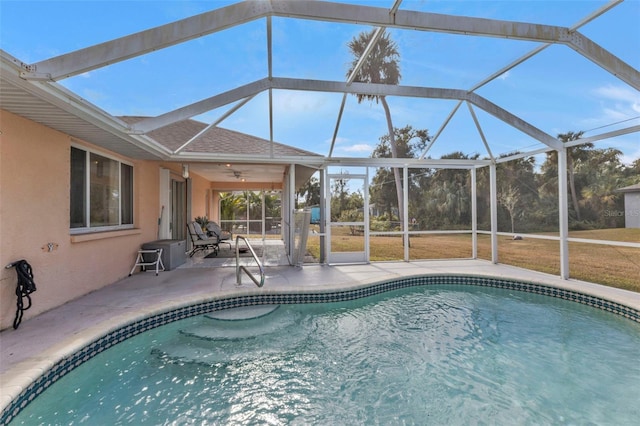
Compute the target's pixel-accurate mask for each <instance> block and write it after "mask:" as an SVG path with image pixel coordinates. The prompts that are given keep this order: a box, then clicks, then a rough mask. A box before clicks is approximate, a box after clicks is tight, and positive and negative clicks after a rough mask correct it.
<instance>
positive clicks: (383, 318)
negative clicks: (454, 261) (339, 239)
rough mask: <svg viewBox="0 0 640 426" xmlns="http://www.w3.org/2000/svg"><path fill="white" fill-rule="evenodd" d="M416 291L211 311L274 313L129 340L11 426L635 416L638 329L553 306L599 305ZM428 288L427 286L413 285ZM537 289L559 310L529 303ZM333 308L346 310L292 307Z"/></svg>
mask: <svg viewBox="0 0 640 426" xmlns="http://www.w3.org/2000/svg"><path fill="white" fill-rule="evenodd" d="M411 280H414V279H411ZM411 280H402V281H398V282H394V283H384V284H380V285H378V286H370V287H366V288H361V289H357V290H352V291H350V292H336V293H331V294H311V295H304V294H303V295H301V294H297V295H264V296H262V297H259V296H249V297H247V298H244V299H242V300H240V299H237V300H233V301H230V300H227V301H223V302H219V303H224V306H222V305H221V304H220V305H218V308H220V309H221V308H226V307H237V306H246V305H258V304H261V303H268V302H271V303H273V302H274V301H277V302H279V303H280V304H284V305H282V306H280V308H278V309H277V310H276V311H274V312H273V313H270V314H269V315H267V316H264V317H261V318H259V319H255V320H247V321H240V322H229V321H220V320H217V319H212V318H210V317H207V316H202V315H199V316H197V317H191V318H188V319H184V320H181V321H177V322H173V323H171V324H169V325H166V326H163V327H161V328H157V329H153V330H151V331H149V332H146V333H142V334H139V335H137V336H136V337H133V338H131V339H128V340H126V341H125V342H124V343H121V344H118V345H115V346H113V347H112V348H111V349H109V350H108V351H104V352H102V353H100V354H99V355H96V356H95V357H93V359H91V361H89V362H87V363H84V364H83V365H80V366H79V367H78V368H76V369H75V370H73V371H72V372H71V373H70V374H67V375H66V376H64V377H62V378H59V379H57V380H54V381H55V384H53V385H52V386H51V387H50V388H49V389H48V390H47V391H45V392H44V393H42V395H41V396H40V397H38V399H37V400H36V402H35V403H33V404H30V405H28V406H27V407H26V409H24V410H23V411H22V412H21V413H20V414H18V416H17V417H16V418H15V420H14V423H12V424H22V423H23V422H26V423H30V422H33V421H38V419H41V420H42V419H46V421H48V422H53V423H63V424H66V423H70V422H71V421H72V420H75V421H76V422H79V421H80V420H84V421H86V422H88V423H91V424H100V423H114V422H121V423H126V422H131V423H136V424H138V423H142V424H145V423H146V424H163V423H166V422H171V421H172V420H175V421H176V422H205V423H223V424H228V423H234V424H243V423H273V424H284V423H296V422H298V423H307V424H308V423H315V424H318V423H320V424H351V423H356V424H362V423H376V422H379V423H385V424H386V423H409V424H411V423H424V422H425V421H428V422H429V423H447V424H455V423H468V421H469V419H470V418H473V420H474V421H477V422H479V423H482V422H488V423H508V424H514V423H527V422H529V423H563V422H567V423H588V422H595V423H616V424H624V423H625V422H630V421H631V419H635V418H637V417H638V415H639V414H640V412H639V411H638V409H637V408H635V406H636V405H637V395H638V393H640V388H639V386H640V368H639V367H638V365H637V364H638V363H637V354H638V353H639V352H638V351H639V350H640V324H638V323H636V322H632V321H628V320H626V319H624V318H623V317H622V316H620V315H612V314H610V313H608V312H605V311H604V310H602V309H592V308H590V307H588V306H584V305H581V304H577V303H571V302H568V301H566V300H561V299H560V298H561V297H564V298H567V299H569V300H578V298H581V299H582V300H580V301H581V302H583V303H591V302H593V304H594V305H596V306H597V305H598V304H600V305H602V304H603V303H604V304H606V302H604V301H602V300H595V299H594V300H589V297H588V296H583V295H579V294H575V293H572V292H565V291H562V290H558V289H552V288H548V287H544V286H537V285H535V284H526V283H514V282H505V281H504V280H502V281H501V280H493V281H491V280H488V281H481V282H477V283H476V285H480V287H473V286H468V285H463V286H461V285H448V284H446V283H445V282H443V281H442V279H438V280H436V279H434V278H433V277H431V278H430V279H427V278H422V279H415V280H414V281H411ZM445 281H446V280H445ZM451 281H452V280H449V281H447V282H451ZM453 281H454V282H456V283H458V284H460V283H462V282H463V280H453ZM464 281H466V282H471V281H472V280H470V279H469V280H464ZM423 284H434V285H432V286H428V287H415V288H414V286H416V285H423ZM490 285H491V286H492V287H493V286H498V287H502V288H501V289H496V288H491V287H487V286H490ZM517 290H526V291H528V292H522V291H517ZM388 291H391V292H388ZM547 292H549V295H555V296H557V298H549V297H546V296H542V295H539V294H532V293H542V294H547ZM553 293H555V294H553ZM583 298H586V299H583ZM327 300H331V301H335V300H342V302H339V303H331V304H307V305H303V306H301V305H293V304H292V305H287V304H289V303H299V302H305V301H306V303H309V302H318V301H327ZM600 307H604V308H605V309H609V310H616V309H618V308H619V307H616V306H613V305H612V306H600ZM190 309H193V311H192V313H193V314H196V313H198V312H197V311H198V308H197V307H192V308H190ZM200 309H209V310H214V309H211V306H208V307H204V306H203V307H200ZM621 309H622V308H621ZM617 313H619V314H622V315H627V316H629V315H631V316H633V315H637V312H626V313H624V312H622V311H620V312H617ZM167 315H176V316H177V317H179V316H180V314H179V313H176V312H173V313H168V314H167ZM187 316H188V315H187ZM176 319H177V318H176ZM636 320H637V318H636ZM155 321H158V320H157V319H156V320H155ZM139 326H140V324H139ZM144 327H149V324H147V323H145V324H144ZM129 332H130V330H129ZM111 338H112V339H115V340H118V339H119V338H120V337H118V336H111ZM604 360H607V361H606V362H605V361H604ZM58 374H59V373H58ZM142 379H144V380H145V381H146V382H145V383H143V382H141V380H142ZM50 380H51V378H50ZM115 396H117V397H119V398H121V399H114V397H115ZM129 403H130V404H129ZM127 404H129V405H127ZM61 407H64V410H61V409H60V408H61ZM52 413H55V414H52ZM471 413H472V414H471ZM471 415H473V417H470V416H471ZM43 416H46V417H43ZM52 416H53V417H52ZM615 416H619V417H615Z"/></svg>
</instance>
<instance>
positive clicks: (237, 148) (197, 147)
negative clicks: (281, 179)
mask: <svg viewBox="0 0 640 426" xmlns="http://www.w3.org/2000/svg"><path fill="white" fill-rule="evenodd" d="M118 118H119V119H121V120H122V121H124V122H125V123H127V124H133V123H136V122H138V121H140V120H143V119H145V118H147V117H139V116H123V117H118ZM206 127H207V124H206V123H202V122H200V121H196V120H191V119H189V120H183V121H178V122H176V123H172V124H169V125H167V126H165V127H161V128H159V129H156V130H153V131H151V132H149V133H148V134H147V136H149V137H151V138H153V139H155V140H156V141H157V142H158V143H160V144H162V145H164V146H166V147H167V148H169V149H171V150H172V151H175V150H176V149H178V148H180V147H181V146H182V145H184V144H185V143H186V142H187V141H189V140H190V139H191V138H193V137H194V136H195V135H197V134H198V133H199V132H201V131H202V130H204V129H205V128H206ZM270 144H271V142H270V141H268V140H266V139H262V138H258V137H255V136H251V135H247V134H245V133H240V132H236V131H234V130H229V129H224V128H222V127H215V126H214V127H211V128H210V129H208V130H207V131H206V132H204V133H203V134H201V135H200V136H198V137H197V138H196V139H195V140H194V141H193V142H191V143H190V144H189V145H187V146H186V147H185V148H184V152H203V153H219V154H240V155H266V156H269V155H270V146H269V145H270ZM273 155H274V156H319V157H320V156H321V155H320V154H317V153H315V152H310V151H305V150H303V149H299V148H295V147H292V146H289V145H284V144H281V143H278V142H273Z"/></svg>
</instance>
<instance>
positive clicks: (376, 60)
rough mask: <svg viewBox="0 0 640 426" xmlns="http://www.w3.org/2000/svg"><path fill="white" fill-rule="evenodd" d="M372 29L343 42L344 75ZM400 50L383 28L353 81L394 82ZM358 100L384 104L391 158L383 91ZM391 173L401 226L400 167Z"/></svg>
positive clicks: (392, 142)
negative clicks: (348, 55) (346, 64)
mask: <svg viewBox="0 0 640 426" xmlns="http://www.w3.org/2000/svg"><path fill="white" fill-rule="evenodd" d="M375 32H376V30H371V31H369V32H363V33H360V34H359V35H358V36H357V37H354V38H353V40H351V41H350V42H349V43H348V44H347V46H348V47H349V50H350V51H351V54H352V55H353V61H352V63H351V66H350V67H349V71H347V78H348V77H350V76H351V74H352V73H353V71H354V70H355V68H356V65H357V64H358V62H359V61H360V58H361V57H362V55H363V54H364V51H365V50H366V48H367V46H368V45H369V43H370V41H371V40H372V38H373V36H374V34H375ZM399 58H400V54H399V53H398V47H397V45H396V43H395V42H393V41H392V40H391V39H390V37H389V34H388V33H386V32H384V33H383V34H382V36H380V38H379V39H378V41H377V43H376V44H375V46H373V48H372V49H371V51H370V52H369V54H368V55H367V56H366V58H365V60H364V63H363V65H362V66H361V67H360V68H359V69H358V71H357V72H356V73H355V78H354V81H357V82H360V83H376V84H391V85H397V84H399V83H400V78H401V75H400V65H399V64H398V60H399ZM356 97H357V98H358V103H361V102H362V101H364V100H365V99H367V100H370V101H373V100H375V101H376V103H377V102H378V101H380V103H382V106H383V108H384V113H385V116H386V118H387V128H388V130H389V145H390V148H391V156H392V158H399V157H398V147H397V145H396V140H395V137H394V131H393V123H392V121H391V110H390V109H389V104H388V103H387V100H386V97H385V96H384V95H364V94H356ZM393 176H394V180H395V183H396V197H397V199H398V214H399V216H400V218H399V219H400V224H401V228H402V229H403V230H404V222H403V218H404V206H403V202H402V200H403V197H402V178H401V176H400V170H399V169H398V168H397V167H394V168H393Z"/></svg>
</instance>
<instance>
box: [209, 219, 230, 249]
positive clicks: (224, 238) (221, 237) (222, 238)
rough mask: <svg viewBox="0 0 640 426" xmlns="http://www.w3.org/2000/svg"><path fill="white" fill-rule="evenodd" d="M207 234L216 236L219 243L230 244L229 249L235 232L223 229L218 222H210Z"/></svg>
mask: <svg viewBox="0 0 640 426" xmlns="http://www.w3.org/2000/svg"><path fill="white" fill-rule="evenodd" d="M207 234H209V235H211V236H213V237H216V238H217V239H218V242H219V243H223V244H229V249H231V241H233V234H232V233H231V232H229V231H223V230H222V228H220V225H218V224H217V223H216V222H209V223H208V224H207Z"/></svg>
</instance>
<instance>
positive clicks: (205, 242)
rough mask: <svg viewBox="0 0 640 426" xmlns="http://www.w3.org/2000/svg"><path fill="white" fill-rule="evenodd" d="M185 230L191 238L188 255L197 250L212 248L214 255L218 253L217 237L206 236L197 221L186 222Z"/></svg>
mask: <svg viewBox="0 0 640 426" xmlns="http://www.w3.org/2000/svg"><path fill="white" fill-rule="evenodd" d="M187 230H188V232H189V237H190V238H191V251H190V252H189V257H192V256H193V255H194V254H196V253H197V252H199V251H206V250H213V253H214V256H217V255H218V244H219V240H218V238H217V237H215V236H213V237H207V235H206V234H205V233H204V231H202V228H201V227H200V224H199V223H197V222H189V223H187Z"/></svg>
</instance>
